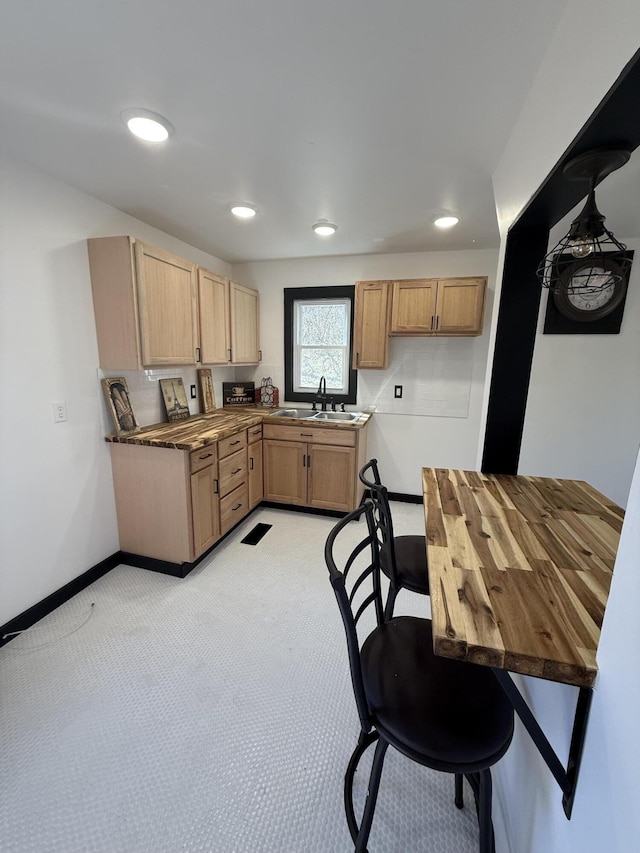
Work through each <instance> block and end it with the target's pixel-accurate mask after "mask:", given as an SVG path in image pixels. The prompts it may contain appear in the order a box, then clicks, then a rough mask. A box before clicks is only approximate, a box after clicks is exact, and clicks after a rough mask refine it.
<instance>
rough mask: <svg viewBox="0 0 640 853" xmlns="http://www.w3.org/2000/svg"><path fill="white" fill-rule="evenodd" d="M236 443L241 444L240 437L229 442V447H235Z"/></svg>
mask: <svg viewBox="0 0 640 853" xmlns="http://www.w3.org/2000/svg"><path fill="white" fill-rule="evenodd" d="M236 444H240V439H238V440H237V441H232V442H231V443H230V444H229V447H234V446H235V445H236Z"/></svg>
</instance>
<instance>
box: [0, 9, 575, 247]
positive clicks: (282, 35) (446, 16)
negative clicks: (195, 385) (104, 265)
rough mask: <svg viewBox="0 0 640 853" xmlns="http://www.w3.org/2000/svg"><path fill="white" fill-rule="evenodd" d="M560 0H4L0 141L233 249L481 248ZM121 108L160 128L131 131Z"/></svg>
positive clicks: (112, 200)
mask: <svg viewBox="0 0 640 853" xmlns="http://www.w3.org/2000/svg"><path fill="white" fill-rule="evenodd" d="M565 6H566V2H565V0H562V2H559V1H558V0H536V2H535V3H531V2H527V0H483V2H477V0H396V2H390V0H324V2H321V3H318V2H311V0H268V2H266V0H209V2H205V0H182V2H180V3H176V2H175V0H126V2H125V0H110V2H108V3H105V2H103V0H56V2H55V3H53V2H51V0H4V2H3V3H2V4H1V6H0V116H1V117H2V128H1V134H2V145H3V151H4V152H7V153H9V154H10V155H11V156H12V157H14V158H17V159H19V160H20V161H22V162H26V163H27V164H29V165H31V166H33V167H35V168H38V169H40V170H42V171H44V172H46V173H48V174H50V175H52V176H54V177H56V178H58V179H60V180H62V181H64V182H66V183H68V184H70V185H72V186H74V187H77V188H79V189H81V190H83V191H85V192H87V193H89V194H90V195H92V196H95V197H96V198H98V199H101V200H102V201H104V202H106V203H108V204H110V205H112V206H113V207H116V208H118V209H119V210H122V211H125V212H126V213H129V214H131V215H133V216H135V217H137V218H138V219H141V220H142V221H144V222H146V223H148V224H150V225H153V226H155V227H157V228H160V229H162V230H164V231H166V232H168V233H170V234H172V235H174V236H176V237H178V238H180V239H182V240H184V241H186V242H187V243H189V244H191V245H193V246H196V247H198V248H200V249H202V250H204V251H207V252H209V253H211V254H213V255H215V256H216V257H219V258H221V259H223V260H225V261H229V262H240V261H248V260H263V259H271V258H295V257H316V256H322V255H344V254H367V253H386V252H419V251H434V250H443V249H468V248H487V247H494V246H497V245H498V229H497V222H496V214H495V206H494V200H493V193H492V187H491V175H492V172H493V170H494V168H495V166H496V165H497V163H498V161H499V159H500V156H501V153H502V151H503V148H504V146H505V143H506V141H507V138H508V135H509V133H510V130H511V128H512V127H513V125H514V123H515V121H516V119H517V116H518V113H519V111H520V109H521V106H522V103H523V100H524V98H525V97H526V94H527V91H528V89H529V87H530V85H531V83H532V81H533V79H534V77H535V74H536V71H537V69H538V67H539V65H540V63H541V61H542V58H543V56H544V53H545V49H546V46H547V45H548V43H549V41H550V39H551V36H552V34H553V31H554V29H555V27H556V25H557V23H558V20H559V18H560V16H561V14H562V12H563V10H564V8H565ZM130 107H144V108H146V109H149V110H154V111H156V112H158V113H161V114H162V115H164V116H166V118H167V119H169V121H170V122H171V123H172V124H173V125H174V127H175V134H174V135H173V136H172V137H171V138H170V140H169V141H168V142H167V143H165V144H164V145H161V146H159V145H151V144H149V143H144V142H141V141H139V140H137V139H135V138H134V137H133V136H131V135H130V134H129V132H128V130H127V129H126V127H125V125H124V123H123V122H122V120H121V118H120V113H121V112H122V111H123V110H125V109H127V108H130ZM234 201H248V202H251V203H252V204H254V205H256V206H257V208H258V215H257V216H256V218H255V219H254V220H252V221H250V222H241V221H238V220H236V219H234V218H233V217H232V216H231V215H230V213H229V205H230V203H231V202H234ZM448 211H449V212H455V213H457V214H458V215H459V216H460V218H461V221H460V224H459V225H458V226H457V227H456V228H454V229H452V230H451V231H448V232H442V231H438V230H437V229H435V228H434V227H433V224H432V219H433V218H434V216H435V215H437V214H439V213H443V212H448ZM319 218H326V219H328V220H330V221H332V222H335V223H336V224H337V225H338V232H337V233H336V234H335V235H334V236H333V237H331V238H319V237H317V236H316V235H315V234H314V233H313V232H312V231H311V225H312V224H313V223H314V222H315V221H316V220H317V219H319Z"/></svg>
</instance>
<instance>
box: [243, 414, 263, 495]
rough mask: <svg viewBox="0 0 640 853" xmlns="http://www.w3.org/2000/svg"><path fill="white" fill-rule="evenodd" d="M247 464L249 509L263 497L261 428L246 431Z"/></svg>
mask: <svg viewBox="0 0 640 853" xmlns="http://www.w3.org/2000/svg"><path fill="white" fill-rule="evenodd" d="M247 440H248V442H249V446H248V447H247V462H248V466H249V471H248V478H249V483H248V486H249V509H253V508H254V506H257V505H258V504H259V503H260V501H261V500H262V499H263V497H264V477H263V473H262V457H263V453H262V426H258V427H251V428H250V429H248V430H247Z"/></svg>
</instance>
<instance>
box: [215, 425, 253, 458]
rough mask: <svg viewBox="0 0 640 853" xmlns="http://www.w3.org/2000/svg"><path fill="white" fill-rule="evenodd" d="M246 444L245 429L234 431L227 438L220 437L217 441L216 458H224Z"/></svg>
mask: <svg viewBox="0 0 640 853" xmlns="http://www.w3.org/2000/svg"><path fill="white" fill-rule="evenodd" d="M246 446H247V431H246V429H243V430H242V432H236V433H234V434H233V435H230V436H229V437H228V438H222V439H220V441H219V442H218V459H224V458H225V456H230V455H231V454H232V453H236V451H238V450H242V448H243V447H246Z"/></svg>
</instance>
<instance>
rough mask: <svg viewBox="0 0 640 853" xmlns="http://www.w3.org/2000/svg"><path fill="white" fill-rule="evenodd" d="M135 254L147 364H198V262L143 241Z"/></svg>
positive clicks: (144, 355)
mask: <svg viewBox="0 0 640 853" xmlns="http://www.w3.org/2000/svg"><path fill="white" fill-rule="evenodd" d="M135 257H136V277H137V287H138V301H139V307H140V337H141V343H142V363H143V365H144V366H145V367H153V366H154V365H160V364H163V365H164V364H166V365H176V364H195V361H196V347H197V346H198V333H197V308H196V268H195V265H194V264H191V263H189V262H188V261H184V260H182V258H177V257H175V256H174V255H170V254H169V253H168V252H163V251H161V250H160V249H154V248H152V247H151V246H147V245H145V244H144V243H140V242H136V244H135Z"/></svg>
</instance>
